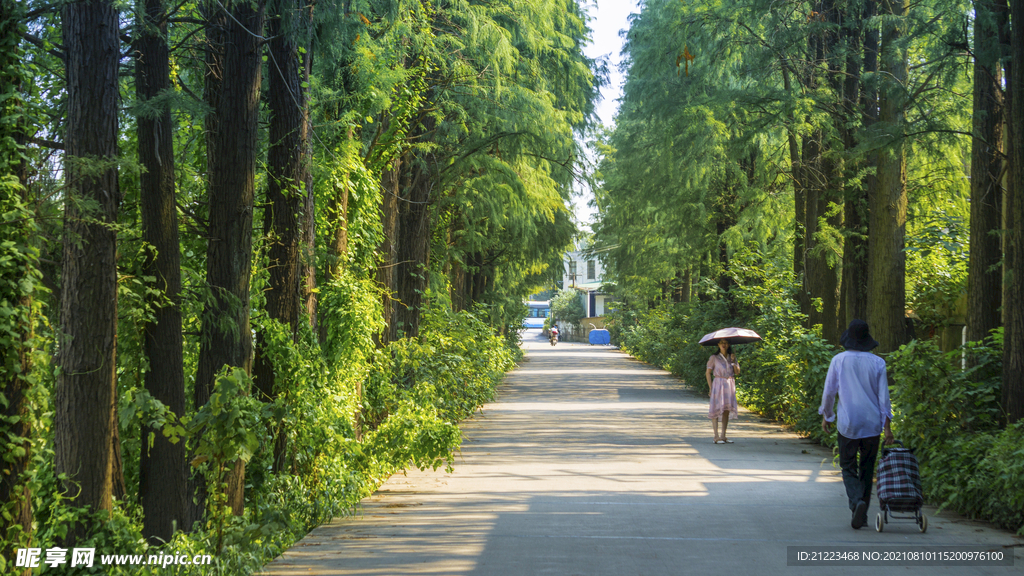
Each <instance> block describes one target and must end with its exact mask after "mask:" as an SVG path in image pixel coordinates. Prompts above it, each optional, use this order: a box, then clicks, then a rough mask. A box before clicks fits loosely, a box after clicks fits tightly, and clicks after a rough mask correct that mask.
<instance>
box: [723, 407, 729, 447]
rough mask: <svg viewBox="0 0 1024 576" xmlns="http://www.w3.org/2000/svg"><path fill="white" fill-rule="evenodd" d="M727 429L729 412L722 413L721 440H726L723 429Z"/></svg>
mask: <svg viewBox="0 0 1024 576" xmlns="http://www.w3.org/2000/svg"><path fill="white" fill-rule="evenodd" d="M728 427H729V411H728V410H726V411H725V412H722V440H725V439H726V438H727V436H726V434H725V429H726V428H728Z"/></svg>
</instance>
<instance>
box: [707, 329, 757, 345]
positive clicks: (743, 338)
mask: <svg viewBox="0 0 1024 576" xmlns="http://www.w3.org/2000/svg"><path fill="white" fill-rule="evenodd" d="M719 340H726V341H727V342H729V344H749V343H751V342H760V341H761V337H760V336H758V335H757V332H754V331H753V330H747V329H746V328H722V329H721V330H715V331H714V332H712V333H710V334H705V335H704V337H703V338H701V339H700V343H701V345H703V346H717V345H718V341H719Z"/></svg>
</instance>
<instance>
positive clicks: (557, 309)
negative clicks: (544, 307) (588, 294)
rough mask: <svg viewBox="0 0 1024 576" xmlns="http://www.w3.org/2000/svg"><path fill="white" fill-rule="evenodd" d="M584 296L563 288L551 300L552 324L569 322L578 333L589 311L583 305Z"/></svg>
mask: <svg viewBox="0 0 1024 576" xmlns="http://www.w3.org/2000/svg"><path fill="white" fill-rule="evenodd" d="M584 297H585V296H584V294H583V293H581V292H580V291H579V290H575V289H573V288H563V289H562V290H559V292H558V295H556V296H555V297H554V298H552V299H551V318H552V322H568V323H569V324H572V325H573V326H574V327H575V328H576V331H579V330H580V329H581V322H582V321H583V319H584V318H586V317H587V309H586V308H585V307H584V305H583V298H584Z"/></svg>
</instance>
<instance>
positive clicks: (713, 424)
mask: <svg viewBox="0 0 1024 576" xmlns="http://www.w3.org/2000/svg"><path fill="white" fill-rule="evenodd" d="M711 428H712V429H714V431H715V442H718V417H717V416H716V417H714V418H712V419H711Z"/></svg>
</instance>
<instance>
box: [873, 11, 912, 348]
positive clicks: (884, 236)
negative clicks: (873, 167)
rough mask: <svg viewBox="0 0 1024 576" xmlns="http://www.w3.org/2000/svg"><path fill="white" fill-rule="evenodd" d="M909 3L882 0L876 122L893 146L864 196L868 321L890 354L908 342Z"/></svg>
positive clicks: (882, 154) (884, 153)
mask: <svg viewBox="0 0 1024 576" xmlns="http://www.w3.org/2000/svg"><path fill="white" fill-rule="evenodd" d="M907 11H908V4H907V0H883V1H882V2H881V4H880V6H879V12H880V13H881V14H882V15H885V16H888V17H890V18H892V20H891V21H889V22H887V23H885V24H883V37H882V71H883V72H884V74H885V77H886V79H885V80H884V81H883V85H882V89H881V106H880V108H879V124H881V125H882V126H883V127H884V128H885V130H886V133H888V134H889V135H890V138H891V142H892V143H891V144H890V145H888V146H886V147H885V148H884V149H883V150H881V151H880V152H879V154H878V170H877V179H878V182H877V183H878V186H877V189H876V190H874V191H873V193H872V194H871V195H870V196H869V198H868V203H869V210H870V216H869V225H868V228H869V230H870V231H871V234H870V235H869V237H868V293H870V294H871V295H872V298H871V299H870V300H869V301H868V318H867V322H868V324H869V325H870V327H871V333H872V335H873V336H874V337H875V339H876V340H878V342H879V344H880V346H879V347H878V349H877V351H878V352H883V353H884V352H892V351H894V350H896V349H897V348H899V347H900V346H901V345H902V344H904V343H906V334H907V330H906V286H905V282H906V256H905V254H904V252H903V249H904V247H905V241H904V240H905V234H906V225H907V159H906V149H905V142H904V139H903V134H902V132H903V129H904V126H903V124H904V110H903V106H904V94H905V91H906V82H907V77H908V75H909V70H908V64H907V53H906V50H905V49H903V48H901V47H900V46H898V42H899V41H900V38H901V37H902V36H903V34H904V32H905V27H906V22H905V19H906V15H907Z"/></svg>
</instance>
